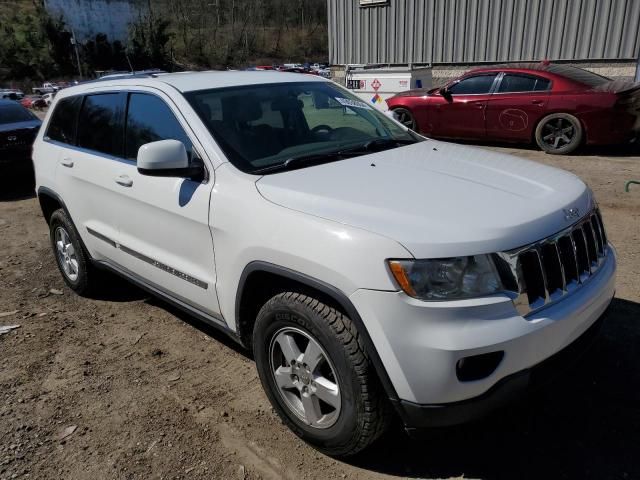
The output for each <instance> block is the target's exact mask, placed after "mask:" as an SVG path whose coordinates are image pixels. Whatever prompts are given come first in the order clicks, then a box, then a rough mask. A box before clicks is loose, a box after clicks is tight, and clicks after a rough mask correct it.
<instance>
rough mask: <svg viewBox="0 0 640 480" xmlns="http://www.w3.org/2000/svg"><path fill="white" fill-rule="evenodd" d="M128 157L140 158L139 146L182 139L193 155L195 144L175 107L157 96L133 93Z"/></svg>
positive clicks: (130, 110) (130, 104) (128, 125)
mask: <svg viewBox="0 0 640 480" xmlns="http://www.w3.org/2000/svg"><path fill="white" fill-rule="evenodd" d="M126 129H127V133H126V142H125V143H126V148H125V150H126V158H127V159H129V160H134V161H135V160H136V158H137V157H138V149H139V148H140V147H141V146H142V145H144V144H145V143H151V142H157V141H158V140H179V141H181V142H182V143H183V144H184V146H185V148H186V149H187V153H188V154H189V156H191V150H192V145H191V141H190V140H189V137H188V136H187V134H186V133H185V131H184V130H183V129H182V126H181V125H180V123H179V122H178V120H177V119H176V117H175V115H174V114H173V112H172V111H171V109H170V108H169V107H168V106H167V104H166V103H164V101H162V100H161V99H160V98H158V97H156V96H155V95H150V94H147V93H132V94H130V95H129V108H128V109H127V122H126Z"/></svg>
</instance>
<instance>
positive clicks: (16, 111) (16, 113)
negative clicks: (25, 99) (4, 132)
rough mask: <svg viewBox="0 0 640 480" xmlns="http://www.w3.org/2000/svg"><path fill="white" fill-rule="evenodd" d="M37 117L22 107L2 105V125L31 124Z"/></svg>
mask: <svg viewBox="0 0 640 480" xmlns="http://www.w3.org/2000/svg"><path fill="white" fill-rule="evenodd" d="M31 120H35V117H34V116H33V115H32V114H31V112H29V110H27V109H26V108H24V107H23V106H22V105H18V104H17V103H16V104H13V105H0V124H3V123H18V122H29V121H31Z"/></svg>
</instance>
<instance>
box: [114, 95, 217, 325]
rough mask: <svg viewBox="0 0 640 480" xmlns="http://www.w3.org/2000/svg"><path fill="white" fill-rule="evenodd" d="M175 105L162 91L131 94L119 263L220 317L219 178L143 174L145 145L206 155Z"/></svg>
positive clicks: (120, 172) (122, 170)
mask: <svg viewBox="0 0 640 480" xmlns="http://www.w3.org/2000/svg"><path fill="white" fill-rule="evenodd" d="M169 105H171V100H170V99H168V98H166V97H164V96H163V95H161V94H160V93H158V92H156V93H150V92H141V91H140V92H130V93H129V94H128V108H127V115H126V121H125V129H126V133H125V155H124V156H125V161H124V162H122V163H121V164H120V165H119V170H118V176H119V177H120V178H123V179H126V181H127V186H124V187H122V188H121V195H122V198H123V202H124V204H125V207H124V209H123V211H122V214H121V215H120V221H119V225H120V241H119V243H120V248H119V250H120V252H119V255H120V256H119V262H120V263H121V264H122V266H123V267H125V268H126V269H127V270H128V271H129V272H132V273H134V274H135V275H137V276H139V277H141V278H142V279H144V280H145V281H147V282H148V283H149V284H151V285H152V286H154V287H156V288H158V289H160V290H162V291H164V292H165V293H168V294H170V295H171V296H172V297H174V298H175V299H177V300H179V301H181V302H183V303H186V304H188V305H190V306H192V307H195V308H197V309H198V310H200V311H203V312H205V313H207V314H209V315H212V316H214V317H219V313H220V309H219V307H218V300H217V296H216V288H215V284H216V270H215V264H214V251H213V240H212V237H211V231H210V229H209V202H210V197H211V191H212V188H213V178H210V179H208V180H207V181H204V182H196V181H192V180H189V179H185V178H177V177H152V176H145V175H141V174H140V173H139V172H138V169H137V167H136V157H137V153H138V149H139V148H140V146H141V145H144V144H145V143H150V142H154V141H158V140H165V139H174V140H179V141H181V142H183V143H184V144H185V147H186V149H187V152H188V153H189V155H190V158H193V156H195V155H198V154H197V153H196V146H195V144H196V142H195V137H193V136H189V135H188V134H187V133H186V131H188V129H187V128H185V126H183V125H186V122H184V120H183V121H182V122H183V123H181V122H180V121H179V120H178V118H182V117H181V115H180V114H179V113H178V112H177V110H175V111H174V110H173V109H172V108H171V107H170V106H169ZM174 108H175V107H174ZM200 151H202V149H201V148H200ZM198 156H199V157H201V155H198ZM209 171H210V172H212V171H213V170H212V169H209Z"/></svg>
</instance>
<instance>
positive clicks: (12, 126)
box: [0, 118, 42, 132]
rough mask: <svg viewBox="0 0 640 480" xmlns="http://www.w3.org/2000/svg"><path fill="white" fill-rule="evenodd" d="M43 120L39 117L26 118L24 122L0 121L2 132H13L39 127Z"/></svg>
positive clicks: (0, 130)
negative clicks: (38, 118)
mask: <svg viewBox="0 0 640 480" xmlns="http://www.w3.org/2000/svg"><path fill="white" fill-rule="evenodd" d="M41 124H42V122H41V121H40V120H37V119H35V118H34V119H33V120H26V121H24V122H13V123H0V132H12V131H14V130H30V129H38V128H40V125H41Z"/></svg>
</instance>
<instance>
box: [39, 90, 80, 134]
mask: <svg viewBox="0 0 640 480" xmlns="http://www.w3.org/2000/svg"><path fill="white" fill-rule="evenodd" d="M81 104H82V97H69V98H63V99H62V100H60V101H59V102H58V104H57V105H56V109H55V111H54V112H53V115H52V116H51V121H50V122H49V127H48V128H47V134H46V136H47V137H48V138H49V139H50V140H56V141H58V142H62V143H68V144H69V145H73V144H74V143H75V141H76V126H77V122H78V112H79V111H80V105H81Z"/></svg>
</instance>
